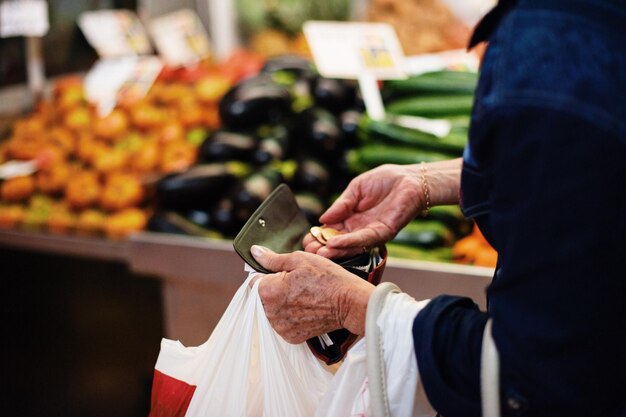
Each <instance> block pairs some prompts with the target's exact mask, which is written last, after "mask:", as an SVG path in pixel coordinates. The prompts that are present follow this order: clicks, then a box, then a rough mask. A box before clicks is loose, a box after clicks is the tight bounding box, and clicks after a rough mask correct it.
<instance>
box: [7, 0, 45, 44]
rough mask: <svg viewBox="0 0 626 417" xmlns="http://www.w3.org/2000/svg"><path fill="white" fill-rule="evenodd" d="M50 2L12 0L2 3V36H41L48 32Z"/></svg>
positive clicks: (42, 0) (41, 0)
mask: <svg viewBox="0 0 626 417" xmlns="http://www.w3.org/2000/svg"><path fill="white" fill-rule="evenodd" d="M48 29H50V21H49V20H48V3H46V2H45V1H44V0H20V1H17V0H11V1H4V2H2V3H0V37H2V38H8V37H11V36H27V37H35V36H36V37H41V36H44V35H45V34H46V33H48Z"/></svg>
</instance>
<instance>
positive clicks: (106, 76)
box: [85, 56, 163, 116]
mask: <svg viewBox="0 0 626 417" xmlns="http://www.w3.org/2000/svg"><path fill="white" fill-rule="evenodd" d="M162 68H163V64H162V63H161V60H160V59H159V58H157V57H154V56H148V57H133V56H130V57H122V58H109V59H103V60H100V61H98V62H97V63H96V65H94V67H93V68H92V69H91V70H90V71H89V72H88V73H87V75H86V76H85V95H86V97H87V100H88V101H89V102H91V103H94V104H96V106H97V109H98V114H99V115H100V116H106V115H107V114H109V113H110V112H111V111H112V110H113V109H114V108H115V106H116V105H117V104H118V103H121V102H124V103H130V102H133V101H137V100H140V99H141V98H143V97H144V96H145V95H146V93H147V92H148V90H150V87H152V84H153V83H154V81H155V80H156V78H157V76H158V75H159V72H160V71H161V69H162Z"/></svg>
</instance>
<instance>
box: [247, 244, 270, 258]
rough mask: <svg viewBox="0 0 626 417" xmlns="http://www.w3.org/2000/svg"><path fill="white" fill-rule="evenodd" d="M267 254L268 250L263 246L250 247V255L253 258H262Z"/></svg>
mask: <svg viewBox="0 0 626 417" xmlns="http://www.w3.org/2000/svg"><path fill="white" fill-rule="evenodd" d="M267 252H268V249H267V248H266V247H265V246H259V245H252V247H251V248H250V253H251V254H252V256H254V257H255V258H258V257H259V256H263V255H264V254H266V253H267Z"/></svg>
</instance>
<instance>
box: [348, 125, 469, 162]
mask: <svg viewBox="0 0 626 417" xmlns="http://www.w3.org/2000/svg"><path fill="white" fill-rule="evenodd" d="M359 136H360V137H361V138H362V139H363V140H365V141H367V140H382V141H384V142H388V143H395V144H400V145H410V146H415V147H416V148H419V149H424V150H432V151H437V152H444V153H449V154H451V155H452V156H460V155H461V154H462V153H463V149H464V148H465V144H466V143H467V128H463V127H460V126H459V127H452V129H451V131H450V133H448V135H446V136H444V137H438V136H435V135H433V134H431V133H427V132H424V131H421V130H417V129H411V128H408V127H404V126H400V125H397V124H395V123H393V122H390V121H384V120H372V119H370V118H368V117H367V116H363V117H362V118H361V121H360V123H359Z"/></svg>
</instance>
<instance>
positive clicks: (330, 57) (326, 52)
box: [304, 21, 406, 80]
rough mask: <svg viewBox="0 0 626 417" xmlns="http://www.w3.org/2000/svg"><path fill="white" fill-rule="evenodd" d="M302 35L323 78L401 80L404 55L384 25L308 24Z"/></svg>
mask: <svg viewBox="0 0 626 417" xmlns="http://www.w3.org/2000/svg"><path fill="white" fill-rule="evenodd" d="M304 34H305V36H306V39H307V42H308V43H309V48H310V49H311V53H312V54H313V58H314V59H315V65H316V66H317V69H318V71H319V72H320V74H322V75H323V76H324V77H327V78H349V79H358V78H359V77H361V76H362V74H368V75H370V76H373V77H374V78H376V79H379V80H382V79H393V78H404V77H405V76H406V75H405V73H404V65H403V63H404V53H403V52H402V47H401V46H400V42H399V41H398V36H397V35H396V32H395V30H394V28H393V27H392V26H391V25H388V24H386V23H349V22H348V23H346V22H319V21H309V22H307V23H305V25H304Z"/></svg>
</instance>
